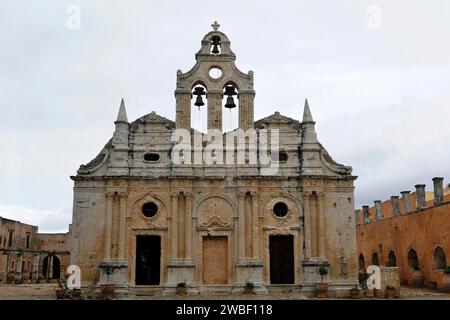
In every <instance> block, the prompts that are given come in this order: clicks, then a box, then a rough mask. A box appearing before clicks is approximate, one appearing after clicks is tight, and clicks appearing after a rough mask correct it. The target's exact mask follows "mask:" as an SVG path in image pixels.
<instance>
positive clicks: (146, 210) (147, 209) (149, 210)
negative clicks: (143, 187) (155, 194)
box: [142, 201, 158, 218]
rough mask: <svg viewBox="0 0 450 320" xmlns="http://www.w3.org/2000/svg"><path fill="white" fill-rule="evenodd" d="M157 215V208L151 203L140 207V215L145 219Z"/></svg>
mask: <svg viewBox="0 0 450 320" xmlns="http://www.w3.org/2000/svg"><path fill="white" fill-rule="evenodd" d="M157 213H158V206H157V205H156V203H154V202H153V201H152V202H147V203H144V205H143V206H142V214H143V215H144V216H146V217H147V218H151V217H154V216H155V215H156V214H157Z"/></svg>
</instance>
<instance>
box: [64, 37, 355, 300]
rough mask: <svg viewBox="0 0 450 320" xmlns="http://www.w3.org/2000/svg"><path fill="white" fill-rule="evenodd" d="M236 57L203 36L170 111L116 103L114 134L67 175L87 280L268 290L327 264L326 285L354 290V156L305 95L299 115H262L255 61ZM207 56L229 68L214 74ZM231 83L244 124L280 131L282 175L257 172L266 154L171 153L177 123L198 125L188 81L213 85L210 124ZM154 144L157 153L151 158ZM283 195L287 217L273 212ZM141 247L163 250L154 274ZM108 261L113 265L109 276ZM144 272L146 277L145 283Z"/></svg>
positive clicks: (74, 257)
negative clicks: (346, 158)
mask: <svg viewBox="0 0 450 320" xmlns="http://www.w3.org/2000/svg"><path fill="white" fill-rule="evenodd" d="M214 37H218V38H219V39H220V50H221V51H220V53H219V54H213V53H210V51H211V50H210V49H211V46H212V41H213V40H212V39H213V38H214ZM216 39H217V38H216ZM235 59H236V57H235V54H234V53H233V52H232V51H231V48H230V42H229V40H228V38H227V36H226V35H225V34H223V33H222V32H220V31H217V30H215V31H212V32H210V33H208V34H207V35H206V36H205V37H204V38H203V40H202V47H201V49H200V51H199V52H198V53H197V54H196V60H197V62H196V64H195V66H194V67H193V68H192V69H191V70H190V71H189V72H187V73H183V72H181V71H178V72H177V87H176V90H175V98H176V99H175V102H176V121H175V122H173V121H171V120H169V119H166V118H164V117H161V116H159V115H157V114H156V113H154V112H152V113H150V114H148V115H145V116H143V117H141V118H139V119H137V120H136V121H134V122H132V123H128V120H127V117H126V111H125V104H124V103H123V102H122V103H121V107H120V111H119V116H118V119H117V121H116V122H115V125H116V130H115V132H114V135H113V138H112V140H110V141H109V142H108V143H107V144H106V145H105V147H104V148H103V150H102V151H101V152H100V154H99V156H97V157H96V158H95V159H94V160H93V161H91V162H90V163H88V164H87V165H82V166H81V167H80V169H79V170H78V174H77V175H76V176H74V177H72V179H73V180H74V204H73V223H72V232H71V236H72V238H71V245H72V248H71V263H72V264H77V265H79V266H80V268H81V270H82V284H83V286H92V285H94V286H95V285H97V286H98V285H99V284H101V283H104V282H105V281H110V282H114V283H116V284H118V285H120V286H121V287H123V284H124V283H126V286H127V288H128V290H129V292H130V293H133V292H137V291H139V292H142V291H143V290H144V291H145V290H155V288H156V289H157V290H159V291H160V292H161V293H163V294H173V293H174V292H175V288H176V286H177V284H180V283H185V284H186V286H187V288H188V291H189V292H190V293H197V292H200V293H208V292H234V293H240V292H242V290H243V288H244V286H245V284H246V283H247V282H251V283H253V284H254V288H255V292H256V293H261V294H263V293H267V292H268V291H270V290H271V288H274V287H276V286H277V285H278V283H279V282H280V281H281V282H283V281H284V283H290V284H291V285H294V286H296V287H297V288H298V289H299V290H303V291H304V292H305V293H307V294H312V292H313V287H314V284H315V283H316V282H317V281H318V271H317V270H318V268H320V266H324V265H325V266H326V267H327V268H328V269H329V271H330V272H329V275H328V276H327V278H326V281H327V282H328V283H329V285H330V295H333V294H334V295H347V293H348V289H350V288H351V287H353V286H354V285H355V284H356V283H357V259H356V239H355V216H354V201H353V192H354V187H353V181H354V180H355V178H356V177H355V176H352V175H351V167H347V166H343V165H341V164H338V163H336V162H335V161H334V160H333V159H332V158H331V156H330V155H329V154H328V152H327V151H326V149H325V148H324V147H323V146H322V145H321V144H320V143H319V141H318V140H317V136H316V132H315V129H314V125H315V122H314V120H313V118H312V115H311V111H310V108H309V105H308V102H307V101H306V103H305V108H304V115H303V121H302V122H300V121H297V120H295V119H291V118H288V117H285V116H283V115H281V114H280V113H278V112H275V113H274V114H273V115H271V116H268V117H266V118H263V119H260V120H258V121H256V122H255V121H254V118H253V114H254V96H255V92H254V90H253V72H251V71H250V72H248V73H243V72H241V71H239V70H238V69H237V67H236V66H235V64H234V61H235ZM212 67H216V68H220V69H221V70H222V76H221V77H219V78H218V79H213V78H211V77H209V75H208V72H209V70H210V68H212ZM229 83H232V84H233V85H234V86H235V87H236V89H237V91H238V101H239V106H238V107H239V128H241V129H244V130H247V129H251V128H255V129H257V130H261V129H269V130H271V129H278V130H279V132H280V150H282V151H283V152H285V153H286V155H287V159H285V160H283V161H280V163H279V166H280V169H279V171H278V172H277V173H276V174H274V175H266V176H264V175H262V174H261V173H260V172H261V168H262V166H261V163H260V162H259V161H258V162H257V163H256V164H253V165H252V164H249V163H247V164H242V165H236V164H232V165H229V164H220V163H217V164H214V165H206V164H195V163H191V164H190V163H188V162H185V163H180V164H174V163H173V161H172V160H173V159H171V151H172V148H173V147H174V142H172V141H171V135H172V133H173V132H174V130H175V129H176V128H184V129H189V130H190V131H191V132H194V131H195V130H194V129H191V125H190V123H191V121H190V119H191V111H190V110H191V108H192V106H191V95H192V94H191V92H192V90H193V88H194V87H195V86H196V85H198V84H201V85H202V86H204V87H205V88H206V91H207V94H206V96H207V104H206V106H204V107H206V108H208V128H209V129H218V130H221V129H222V98H223V89H224V86H226V85H227V84H229ZM223 135H224V136H226V134H225V133H223ZM224 141H225V139H224ZM192 143H194V142H192ZM149 154H157V156H153V158H154V160H148V159H150V158H151V157H150V156H148V157H147V160H146V155H149ZM194 157H195V155H194V154H192V159H193V158H194ZM224 158H225V156H224ZM156 159H157V160H156ZM280 202H281V203H283V205H284V206H285V207H286V210H287V211H286V215H285V216H284V217H279V216H277V215H276V214H275V212H274V206H275V205H276V204H277V203H280ZM150 203H152V204H154V205H155V206H156V207H157V212H156V214H154V215H153V216H149V217H147V216H144V215H143V208H144V206H145V205H146V204H150ZM143 236H148V237H147V238H143ZM151 236H153V237H151ZM145 239H147V240H148V243H147V244H146V246H147V247H145V246H144V247H145V248H152V249H151V250H150V251H152V252H153V253H148V252H147V251H145V248H144V249H142V247H141V243H144V242H145V241H147V240H145ZM151 241H156V242H154V243H153V242H151ZM152 243H153V244H152ZM155 243H156V244H155ZM271 245H272V249H271ZM214 246H215V247H216V248H217V252H215V251H214V250H211V248H212V247H214ZM276 246H279V247H276ZM283 246H285V247H286V246H287V247H286V248H288V249H283V248H285V247H283ZM273 248H281V249H279V250H287V251H286V252H288V253H289V254H291V253H292V257H293V261H292V275H291V274H289V275H287V276H286V277H284V276H285V275H284V274H283V272H284V271H283V270H281V269H279V268H281V267H279V266H278V264H277V263H278V262H277V261H275V258H274V257H272V258H273V259H272V260H273V261H272V262H271V252H272V255H273V256H275V255H276V250H275V249H273ZM274 250H275V251H274ZM218 252H220V255H217V253H218ZM152 254H153V255H152ZM146 255H149V256H151V257H152V259H153V260H155V259H159V260H158V266H159V274H157V271H153V272H154V273H152V271H150V269H151V268H153V270H158V269H155V268H156V267H157V266H155V265H152V267H151V268H150V267H149V266H150V264H151V262H149V264H147V265H146V264H144V263H143V262H142V261H144V260H145V259H146V257H147V256H146ZM152 259H150V260H152ZM271 265H272V266H273V270H271ZM211 268H213V269H211ZM276 268H277V269H276ZM115 269H120V270H117V271H116V270H115ZM275 269H276V270H275ZM106 270H107V271H108V272H109V275H113V276H112V277H111V276H110V277H109V279H108V280H105V279H107V277H106V275H107V274H106ZM143 270H144V271H143ZM211 270H212V271H215V272H214V273H215V275H214V276H211ZM124 272H125V273H124ZM146 272H148V273H147V274H146ZM290 272H291V271H290V270H288V271H286V273H290ZM275 273H277V274H276V275H275ZM143 274H144V275H143ZM142 275H143V276H142ZM141 276H142V277H144V278H145V279H146V281H148V282H149V283H152V285H151V288H150V287H145V286H142V284H139V283H140V282H141V280H140V279H141ZM291 276H292V277H291ZM271 277H272V280H273V281H271ZM319 278H320V276H319ZM277 279H281V280H277ZM144 282H145V281H144ZM153 282H155V283H153ZM276 282H278V283H276Z"/></svg>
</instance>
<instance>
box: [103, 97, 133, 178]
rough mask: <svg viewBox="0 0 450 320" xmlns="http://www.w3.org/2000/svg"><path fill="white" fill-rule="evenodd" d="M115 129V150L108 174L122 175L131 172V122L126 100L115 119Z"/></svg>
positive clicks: (121, 104) (113, 140) (113, 142)
mask: <svg viewBox="0 0 450 320" xmlns="http://www.w3.org/2000/svg"><path fill="white" fill-rule="evenodd" d="M114 124H115V127H116V128H115V130H114V134H113V138H112V146H113V150H112V151H111V160H110V162H109V165H108V175H110V176H122V175H128V174H129V167H128V150H129V145H128V144H129V133H130V124H129V123H128V118H127V111H126V109H125V102H124V101H123V99H122V101H121V102H120V108H119V114H118V115H117V120H116V121H114Z"/></svg>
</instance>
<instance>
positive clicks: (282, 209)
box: [273, 202, 288, 218]
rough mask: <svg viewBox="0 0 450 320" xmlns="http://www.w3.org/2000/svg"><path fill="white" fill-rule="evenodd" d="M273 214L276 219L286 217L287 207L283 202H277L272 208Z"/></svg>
mask: <svg viewBox="0 0 450 320" xmlns="http://www.w3.org/2000/svg"><path fill="white" fill-rule="evenodd" d="M273 213H275V215H276V216H277V217H278V218H283V217H285V216H286V215H287V213H288V207H287V205H286V204H285V203H284V202H277V203H276V204H275V205H274V206H273Z"/></svg>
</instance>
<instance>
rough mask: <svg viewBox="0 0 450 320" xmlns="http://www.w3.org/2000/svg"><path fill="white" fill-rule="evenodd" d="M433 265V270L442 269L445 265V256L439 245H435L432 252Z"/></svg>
mask: <svg viewBox="0 0 450 320" xmlns="http://www.w3.org/2000/svg"><path fill="white" fill-rule="evenodd" d="M433 266H434V270H435V271H442V270H444V269H445V267H446V266H447V257H446V255H445V252H444V249H442V247H441V246H437V247H436V248H435V249H434V252H433Z"/></svg>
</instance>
